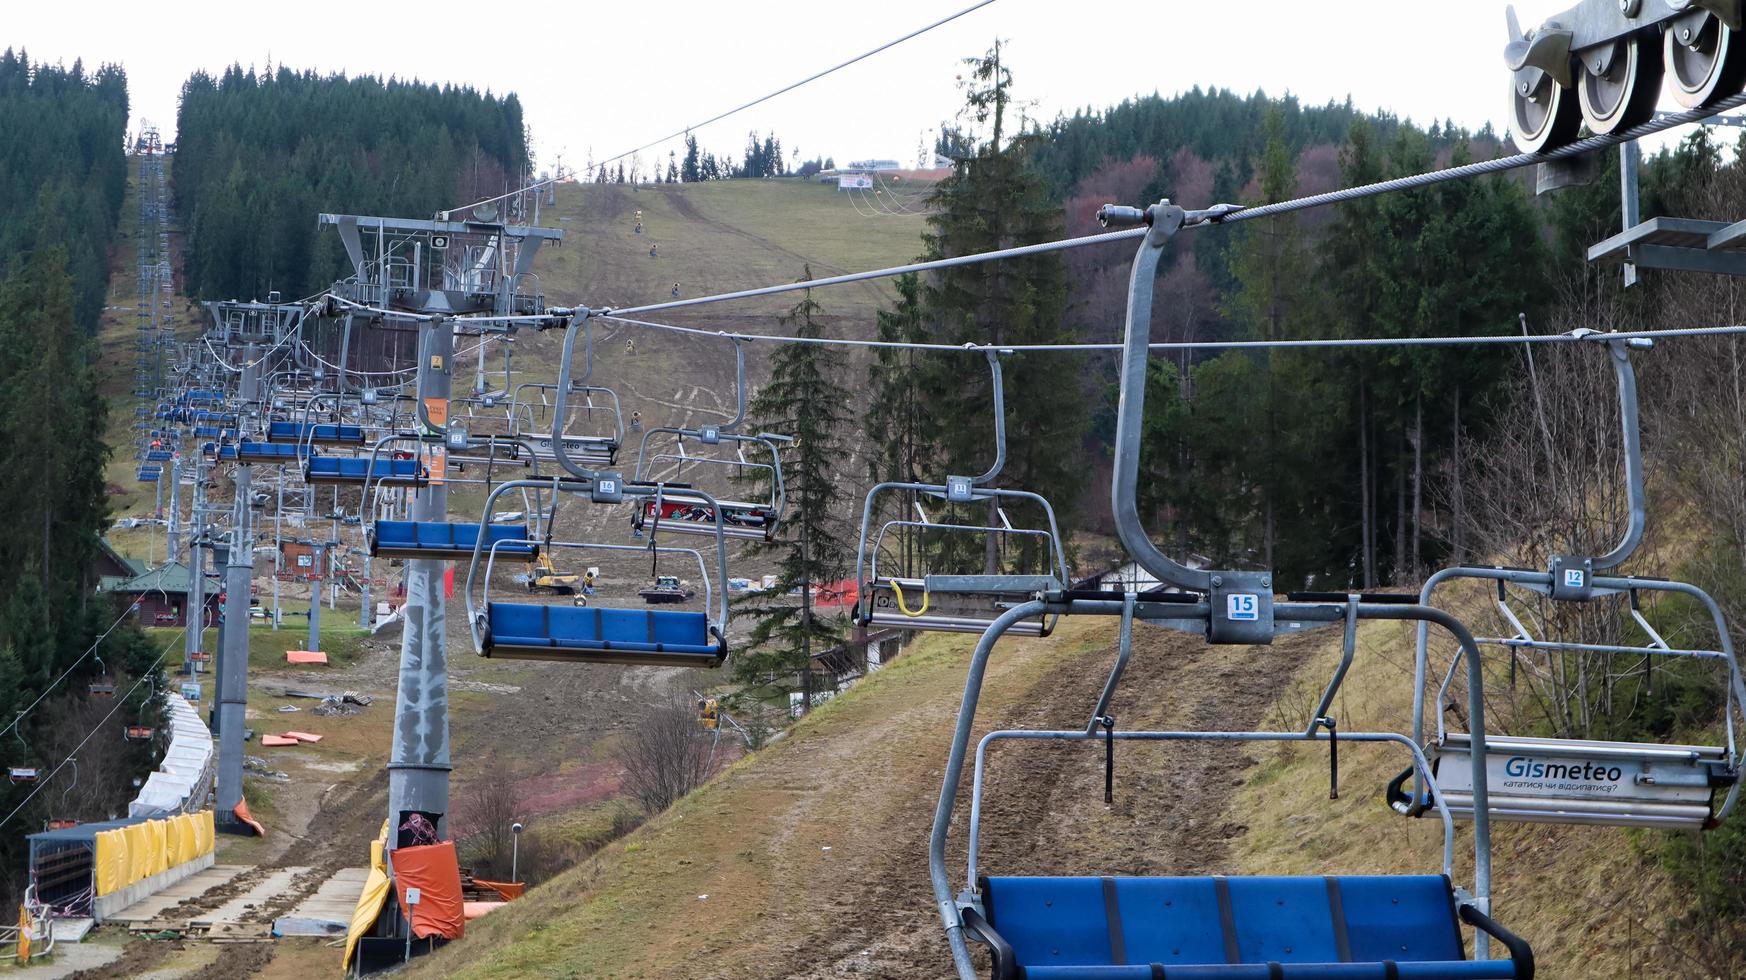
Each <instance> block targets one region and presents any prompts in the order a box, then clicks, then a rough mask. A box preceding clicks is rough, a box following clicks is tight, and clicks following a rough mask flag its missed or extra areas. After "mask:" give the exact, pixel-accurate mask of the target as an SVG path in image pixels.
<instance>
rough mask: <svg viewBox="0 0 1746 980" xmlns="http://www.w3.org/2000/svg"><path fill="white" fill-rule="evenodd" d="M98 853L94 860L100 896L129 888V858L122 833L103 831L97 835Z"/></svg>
mask: <svg viewBox="0 0 1746 980" xmlns="http://www.w3.org/2000/svg"><path fill="white" fill-rule="evenodd" d="M96 847H97V853H96V855H95V857H94V858H93V861H94V863H95V871H96V882H95V884H96V887H97V894H98V895H108V894H111V893H113V892H118V891H120V890H121V889H123V888H126V887H127V882H126V881H124V880H123V879H125V878H126V877H127V858H126V855H125V845H124V844H123V843H122V840H121V831H119V830H102V831H98V832H97V835H96Z"/></svg>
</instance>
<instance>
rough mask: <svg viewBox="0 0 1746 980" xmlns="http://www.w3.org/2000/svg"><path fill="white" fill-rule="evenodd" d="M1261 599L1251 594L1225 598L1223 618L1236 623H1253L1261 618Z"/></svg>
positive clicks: (1240, 593) (1244, 593)
mask: <svg viewBox="0 0 1746 980" xmlns="http://www.w3.org/2000/svg"><path fill="white" fill-rule="evenodd" d="M1260 610H1261V597H1260V596H1257V595H1255V594H1254V593H1252V592H1234V593H1232V594H1230V595H1228V596H1225V616H1226V617H1227V618H1228V619H1231V620H1233V621H1236V622H1244V623H1253V622H1255V621H1256V620H1258V619H1260V618H1261V611H1260Z"/></svg>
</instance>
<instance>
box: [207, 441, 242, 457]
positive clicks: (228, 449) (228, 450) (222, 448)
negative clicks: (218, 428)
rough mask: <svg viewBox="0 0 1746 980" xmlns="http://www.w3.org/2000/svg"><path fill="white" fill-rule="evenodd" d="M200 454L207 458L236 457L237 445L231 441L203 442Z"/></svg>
mask: <svg viewBox="0 0 1746 980" xmlns="http://www.w3.org/2000/svg"><path fill="white" fill-rule="evenodd" d="M200 454H201V455H202V456H205V457H206V458H207V459H235V458H236V447H235V446H234V445H231V444H229V443H222V444H221V443H216V442H206V443H201V445H200Z"/></svg>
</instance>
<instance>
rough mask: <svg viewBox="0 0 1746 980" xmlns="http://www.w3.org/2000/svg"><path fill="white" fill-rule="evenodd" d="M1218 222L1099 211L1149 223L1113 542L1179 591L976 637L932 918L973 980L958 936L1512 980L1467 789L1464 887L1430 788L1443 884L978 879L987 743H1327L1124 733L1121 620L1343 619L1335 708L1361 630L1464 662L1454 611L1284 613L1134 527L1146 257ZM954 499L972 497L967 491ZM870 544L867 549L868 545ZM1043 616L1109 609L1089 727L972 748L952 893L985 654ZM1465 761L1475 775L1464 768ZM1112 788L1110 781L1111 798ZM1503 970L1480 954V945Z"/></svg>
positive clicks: (1004, 734)
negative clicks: (1114, 712)
mask: <svg viewBox="0 0 1746 980" xmlns="http://www.w3.org/2000/svg"><path fill="white" fill-rule="evenodd" d="M1218 213H1223V211H1222V210H1217V209H1215V210H1214V211H1210V212H1200V213H1197V214H1196V215H1193V216H1191V215H1189V214H1188V213H1187V212H1185V211H1183V209H1181V208H1180V207H1177V206H1175V205H1172V204H1170V203H1169V202H1168V201H1165V202H1160V203H1159V204H1156V205H1153V206H1152V207H1150V208H1148V209H1146V210H1145V211H1141V210H1139V209H1136V208H1114V207H1106V208H1105V209H1104V211H1103V212H1101V213H1100V218H1102V219H1103V220H1104V221H1105V223H1106V224H1115V225H1130V226H1131V225H1138V224H1141V223H1142V222H1143V223H1144V224H1146V225H1147V226H1148V228H1147V232H1146V235H1145V237H1144V239H1143V240H1142V241H1141V243H1140V245H1139V248H1138V250H1137V254H1136V256H1135V259H1134V262H1133V270H1132V277H1131V279H1130V289H1129V296H1128V310H1127V324H1126V332H1125V336H1124V342H1123V349H1122V357H1121V375H1120V378H1121V399H1120V407H1119V409H1118V413H1117V429H1116V452H1115V472H1114V474H1113V479H1112V480H1111V490H1110V496H1111V504H1112V510H1113V513H1114V517H1115V522H1116V530H1117V535H1118V538H1119V539H1120V541H1121V543H1122V545H1123V546H1124V548H1126V549H1127V551H1128V553H1129V554H1130V555H1131V556H1133V558H1134V560H1135V561H1137V562H1138V563H1139V564H1140V566H1141V567H1142V568H1144V569H1146V570H1147V571H1148V572H1150V573H1151V574H1153V575H1155V576H1157V578H1158V580H1159V581H1160V582H1162V583H1164V584H1166V585H1172V586H1175V587H1177V588H1179V589H1181V590H1182V592H1180V593H1165V592H1148V593H1146V594H1144V595H1143V596H1142V595H1137V594H1135V593H1131V592H1130V593H1127V594H1125V595H1121V596H1120V597H1119V600H1118V599H1115V598H1114V594H1112V593H1107V592H1075V591H1068V590H1049V591H1045V592H1039V593H1037V594H1036V595H1035V596H1033V597H1031V598H1030V599H1028V600H1027V601H1025V602H1023V603H1020V604H1017V605H1015V606H1013V607H1012V608H1008V609H1005V610H1003V611H1002V612H1001V613H1000V615H999V616H998V617H996V618H995V619H994V621H993V622H991V623H990V624H989V626H988V628H987V629H986V630H985V631H984V632H983V634H982V636H981V638H980V639H979V640H978V641H977V644H976V649H975V651H974V652H973V654H972V655H971V659H970V663H969V667H968V676H967V678H966V682H965V687H964V698H963V702H962V703H961V705H960V707H959V711H958V719H957V723H956V726H955V728H954V734H953V738H952V743H951V750H950V754H949V756H948V759H947V762H946V767H945V775H944V780H943V785H942V787H941V790H940V799H939V805H938V806H937V807H936V809H935V811H934V822H933V830H932V833H931V835H930V837H929V843H928V870H929V880H930V883H931V885H932V890H933V898H934V909H935V910H936V912H938V914H939V915H940V917H941V919H942V922H943V924H944V926H945V930H946V938H947V941H948V944H949V946H950V949H951V955H952V964H953V967H954V970H955V972H956V974H957V976H958V977H959V980H975V978H976V977H977V970H976V966H975V963H974V961H973V960H972V959H971V956H970V950H969V945H968V941H971V940H974V941H977V942H980V943H983V944H985V945H987V946H988V947H989V948H990V950H991V952H992V954H993V974H992V975H993V977H994V978H995V980H1021V978H1029V980H1127V978H1133V980H1150V978H1157V977H1166V978H1168V977H1171V976H1182V977H1219V978H1229V980H1238V978H1243V980H1250V978H1253V980H1260V978H1280V980H1310V978H1323V980H1332V978H1347V980H1358V978H1374V980H1382V978H1386V977H1419V978H1430V977H1439V978H1456V977H1474V978H1517V980H1527V978H1531V977H1533V975H1534V961H1533V952H1532V950H1531V948H1530V947H1529V946H1528V944H1527V943H1526V942H1525V941H1523V940H1522V939H1520V938H1519V937H1517V936H1515V935H1513V934H1512V933H1510V932H1509V931H1507V930H1506V929H1504V928H1503V927H1502V926H1500V925H1499V924H1498V923H1497V922H1496V921H1495V920H1494V919H1493V918H1492V914H1491V894H1490V882H1491V856H1492V855H1491V837H1490V823H1489V817H1488V813H1489V808H1488V806H1487V794H1488V788H1487V787H1486V786H1485V785H1484V783H1483V779H1482V780H1481V783H1480V785H1478V786H1476V788H1475V794H1476V799H1477V800H1478V805H1477V807H1476V811H1477V813H1478V817H1477V819H1476V820H1475V822H1474V832H1473V847H1474V850H1473V875H1474V885H1473V887H1472V889H1471V890H1465V889H1460V888H1456V887H1455V886H1454V885H1453V884H1452V881H1451V878H1452V874H1451V872H1452V871H1453V866H1454V841H1455V830H1454V819H1453V815H1452V814H1451V812H1450V807H1449V804H1448V802H1447V801H1446V800H1445V799H1444V797H1443V794H1442V792H1441V790H1440V789H1439V788H1438V787H1437V786H1436V785H1435V784H1434V783H1432V784H1431V785H1430V787H1429V794H1430V799H1431V804H1430V805H1431V807H1432V808H1433V809H1434V810H1435V812H1436V813H1437V815H1438V816H1439V817H1440V818H1441V820H1442V826H1443V867H1442V874H1440V875H1439V874H1431V875H1389V876H1353V877H1344V876H1332V877H1235V876H1233V877H1185V878H1183V877H1169V878H1167V877H1144V878H1140V877H1133V878H1123V877H1091V876H1071V877H1060V876H1003V877H993V876H984V875H983V874H982V872H981V871H980V869H979V867H978V863H977V862H978V848H979V844H980V817H981V809H982V807H981V804H982V793H983V787H984V785H985V780H984V778H983V777H984V772H985V769H986V765H987V756H988V750H989V748H990V747H991V746H992V745H994V744H996V743H998V742H1001V741H1007V740H1042V741H1050V742H1090V743H1092V744H1093V745H1097V744H1098V743H1102V747H1103V748H1104V754H1105V766H1106V770H1105V772H1106V784H1105V785H1106V787H1111V776H1110V775H1109V774H1110V773H1112V772H1113V764H1112V762H1113V753H1114V751H1115V746H1116V744H1117V742H1118V741H1147V742H1166V743H1170V742H1236V743H1245V742H1263V741H1276V742H1309V743H1326V744H1327V745H1328V746H1329V749H1330V753H1332V751H1333V750H1334V747H1335V745H1336V744H1337V742H1336V734H1335V729H1334V727H1333V725H1332V724H1331V722H1332V719H1331V718H1327V717H1323V718H1319V719H1317V718H1312V719H1309V721H1308V726H1307V727H1306V728H1305V729H1304V730H1303V731H1287V732H1282V731H1254V732H1229V731H1176V732H1169V731H1164V732H1159V731H1117V729H1116V726H1115V719H1114V718H1113V717H1111V716H1110V714H1109V711H1108V709H1109V706H1110V704H1111V703H1112V702H1111V699H1112V697H1113V694H1114V691H1115V688H1116V686H1117V684H1118V683H1119V681H1120V678H1121V675H1122V673H1123V671H1124V670H1125V668H1126V666H1127V664H1128V661H1129V659H1130V657H1131V653H1132V636H1133V625H1134V622H1135V621H1136V620H1147V621H1151V622H1155V623H1158V624H1160V625H1164V626H1169V627H1171V628H1175V629H1179V630H1183V631H1187V632H1201V633H1204V635H1205V637H1206V639H1207V641H1208V642H1209V643H1214V644H1224V645H1258V644H1266V643H1270V642H1272V640H1273V639H1274V638H1275V637H1276V636H1278V635H1280V634H1282V633H1289V632H1292V631H1295V630H1300V629H1307V628H1315V627H1321V626H1331V625H1334V624H1336V623H1342V622H1343V623H1344V624H1345V627H1346V644H1345V650H1346V655H1345V656H1344V657H1343V658H1342V661H1341V664H1340V666H1339V667H1338V668H1337V669H1336V672H1335V675H1334V679H1333V680H1332V681H1331V682H1330V684H1329V687H1328V691H1327V693H1325V694H1324V697H1323V702H1324V705H1326V704H1329V703H1331V702H1332V698H1333V697H1334V695H1335V694H1337V691H1338V688H1339V685H1340V683H1341V681H1342V679H1343V678H1344V676H1345V672H1346V670H1347V668H1348V667H1349V666H1350V662H1351V659H1352V652H1353V650H1354V649H1355V639H1354V638H1355V634H1356V628H1357V623H1358V622H1359V621H1360V620H1373V619H1386V620H1402V621H1420V622H1426V623H1434V624H1436V625H1438V626H1439V627H1441V628H1443V629H1445V630H1447V631H1449V632H1450V633H1451V634H1453V635H1454V636H1455V638H1456V639H1457V641H1458V642H1459V643H1460V645H1461V647H1462V649H1463V650H1466V651H1469V652H1470V654H1471V653H1473V652H1474V651H1476V649H1477V648H1476V647H1475V645H1474V641H1473V637H1472V634H1471V633H1470V632H1469V631H1468V630H1467V628H1466V627H1465V626H1464V625H1462V623H1461V622H1460V621H1459V620H1458V619H1456V618H1455V617H1454V616H1452V615H1450V614H1449V613H1447V612H1443V611H1441V610H1437V609H1433V608H1431V607H1429V606H1426V605H1423V604H1415V605H1408V604H1401V603H1398V602H1385V601H1380V599H1379V598H1378V597H1368V596H1348V597H1344V601H1328V600H1327V599H1325V598H1322V597H1311V596H1300V597H1289V596H1288V597H1286V598H1285V600H1284V601H1278V600H1277V599H1276V597H1275V596H1274V594H1273V592H1272V575H1271V573H1269V572H1223V571H1221V572H1213V571H1209V570H1205V569H1191V568H1188V567H1186V566H1184V565H1182V564H1181V563H1179V562H1176V561H1174V560H1172V559H1171V558H1169V557H1168V556H1167V555H1165V554H1164V553H1163V552H1162V551H1160V550H1159V549H1158V547H1157V545H1156V544H1155V543H1153V542H1152V540H1151V538H1150V537H1149V536H1148V535H1147V533H1146V530H1145V528H1144V526H1143V525H1142V522H1141V520H1140V516H1139V506H1138V479H1139V455H1140V454H1139V445H1140V430H1141V421H1142V419H1143V418H1144V412H1145V386H1146V379H1147V374H1148V368H1149V363H1148V361H1149V350H1148V341H1149V339H1150V337H1149V334H1150V325H1151V310H1152V291H1153V289H1154V284H1155V281H1156V279H1157V268H1158V263H1159V260H1160V259H1161V257H1162V256H1163V254H1165V252H1166V249H1165V248H1164V246H1165V245H1166V244H1168V242H1169V240H1170V239H1171V237H1172V236H1173V235H1174V234H1175V232H1176V231H1177V230H1178V229H1180V228H1181V227H1182V226H1183V225H1184V224H1185V223H1186V222H1187V221H1189V220H1191V219H1192V220H1209V216H1210V215H1213V214H1218ZM962 483H964V484H968V485H967V486H964V487H963V490H962V491H961V492H962V493H963V494H964V495H968V492H969V490H970V489H971V488H972V487H973V486H974V484H970V483H969V481H962ZM863 540H865V536H863ZM1050 613H1060V614H1096V615H1118V616H1120V617H1121V618H1120V629H1119V633H1118V640H1117V656H1116V662H1115V665H1114V667H1113V668H1112V669H1111V672H1110V676H1109V680H1108V681H1107V682H1106V684H1105V685H1104V687H1103V691H1102V693H1101V694H1100V695H1099V697H1098V700H1097V703H1096V704H1095V705H1094V706H1093V707H1092V710H1091V712H1090V716H1089V719H1088V720H1087V721H1086V722H1085V724H1084V725H1083V727H1081V728H1078V729H1072V730H1058V731H996V732H990V733H988V734H987V735H985V736H983V738H982V739H981V740H980V742H979V743H978V744H977V745H976V746H975V749H974V754H975V765H974V776H973V788H972V791H971V803H970V814H969V821H968V831H969V838H968V842H967V862H968V868H967V871H968V873H967V875H966V878H965V880H966V887H965V888H964V889H963V890H962V891H959V892H957V893H954V891H953V888H952V876H951V875H950V874H949V872H948V870H947V866H946V844H947V838H948V835H949V833H950V831H951V828H952V826H953V823H954V820H953V810H954V809H955V805H956V803H957V798H958V795H959V786H960V783H961V780H962V776H963V770H964V768H965V764H966V762H968V761H969V760H970V756H971V752H972V748H971V744H970V742H971V735H972V732H973V731H974V729H975V723H976V708H977V703H978V701H979V700H980V696H981V691H982V685H983V680H984V677H985V676H986V672H987V667H988V662H989V659H990V657H991V655H992V653H993V649H994V646H995V645H996V643H997V642H998V641H999V639H1000V638H1001V637H1002V636H1003V635H1004V634H1006V633H1007V632H1008V631H1009V630H1010V629H1011V628H1012V627H1013V625H1014V624H1016V623H1019V622H1021V621H1023V620H1026V619H1034V618H1036V617H1038V616H1041V615H1046V614H1050ZM1467 679H1468V682H1469V686H1468V691H1467V708H1468V712H1469V715H1470V717H1471V718H1473V719H1474V732H1475V734H1474V739H1475V745H1476V746H1477V748H1478V749H1480V750H1483V749H1484V748H1485V747H1486V745H1487V740H1486V735H1485V725H1484V719H1485V710H1486V705H1485V697H1484V690H1483V688H1484V674H1483V672H1482V671H1481V670H1480V667H1479V663H1478V659H1477V656H1476V655H1472V656H1470V657H1469V659H1468V660H1467ZM1337 738H1338V740H1343V741H1359V742H1373V743H1391V744H1397V745H1400V746H1401V747H1403V748H1404V749H1406V750H1407V752H1408V753H1409V754H1410V755H1411V756H1412V762H1413V765H1414V767H1415V769H1416V770H1417V771H1418V772H1420V773H1427V772H1428V770H1429V762H1428V760H1427V758H1426V756H1425V753H1424V752H1423V751H1422V750H1421V748H1420V747H1419V743H1418V741H1417V740H1416V739H1414V738H1412V737H1409V736H1406V735H1401V734H1395V733H1389V732H1339V733H1338V736H1337ZM1477 765H1478V764H1477V763H1475V767H1476V768H1477ZM1109 792H1111V790H1110V789H1107V788H1106V793H1109ZM1461 923H1466V924H1468V925H1470V926H1473V927H1474V928H1475V929H1476V930H1477V934H1476V936H1475V940H1474V955H1475V958H1474V959H1473V960H1468V959H1466V954H1465V949H1464V946H1463V941H1462V938H1461V933H1460V924H1461ZM1493 939H1495V940H1497V941H1498V942H1500V943H1501V944H1502V945H1503V946H1504V947H1505V948H1506V949H1507V951H1508V953H1509V958H1508V959H1505V960H1497V959H1491V958H1490V952H1491V950H1490V946H1491V940H1493Z"/></svg>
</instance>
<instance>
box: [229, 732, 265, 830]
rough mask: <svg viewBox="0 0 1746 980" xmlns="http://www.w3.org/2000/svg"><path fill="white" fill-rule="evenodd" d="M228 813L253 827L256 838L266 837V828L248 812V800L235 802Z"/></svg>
mask: <svg viewBox="0 0 1746 980" xmlns="http://www.w3.org/2000/svg"><path fill="white" fill-rule="evenodd" d="M267 737H268V738H272V736H271V735H269V736H267ZM230 812H231V813H234V814H236V818H237V819H238V820H241V821H242V822H243V823H246V824H248V825H249V826H250V827H253V828H254V829H255V835H256V836H258V837H265V836H267V828H265V827H263V826H261V824H260V821H258V820H256V819H255V816H254V814H252V813H250V812H249V801H248V800H237V801H236V809H234V810H232V811H230Z"/></svg>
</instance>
